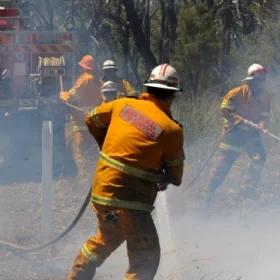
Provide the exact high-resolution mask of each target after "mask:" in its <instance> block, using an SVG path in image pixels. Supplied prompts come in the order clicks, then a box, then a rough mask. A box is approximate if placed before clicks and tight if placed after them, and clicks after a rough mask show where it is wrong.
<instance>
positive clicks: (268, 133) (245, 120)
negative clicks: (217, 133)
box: [184, 119, 280, 191]
mask: <svg viewBox="0 0 280 280" xmlns="http://www.w3.org/2000/svg"><path fill="white" fill-rule="evenodd" d="M242 122H243V123H244V124H246V125H248V126H249V127H251V128H254V129H257V130H258V131H260V132H262V133H263V134H264V135H268V136H270V137H271V138H273V139H274V140H276V141H278V142H279V143H280V137H278V136H276V135H275V134H273V133H271V132H270V131H268V130H265V129H263V128H262V127H261V126H259V125H258V124H256V123H254V122H252V121H249V120H247V119H243V120H242ZM236 126H237V125H234V126H233V127H232V128H231V129H230V130H227V131H226V132H225V133H223V134H222V136H221V137H220V139H219V141H218V142H217V144H216V145H215V146H214V148H213V151H212V153H211V154H210V155H209V156H208V157H207V159H206V160H205V161H204V164H203V165H202V166H201V168H200V169H199V171H198V173H197V175H196V176H195V177H193V179H192V180H191V181H190V183H188V185H187V186H186V187H185V188H184V190H185V191H187V190H189V189H190V187H191V186H193V185H194V184H195V183H196V182H197V180H198V179H199V178H200V176H201V174H202V172H203V171H204V169H205V168H206V166H207V165H208V163H209V162H210V160H212V158H213V157H214V155H215V154H216V152H217V150H218V148H219V146H220V144H221V142H222V141H223V139H224V137H225V135H226V134H227V133H229V132H230V131H231V130H232V129H233V128H234V127H236Z"/></svg>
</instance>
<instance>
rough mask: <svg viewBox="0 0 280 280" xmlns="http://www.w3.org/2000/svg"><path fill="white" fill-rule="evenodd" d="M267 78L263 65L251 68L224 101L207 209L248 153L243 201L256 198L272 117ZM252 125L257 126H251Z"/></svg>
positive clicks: (254, 65) (255, 65) (242, 194)
mask: <svg viewBox="0 0 280 280" xmlns="http://www.w3.org/2000/svg"><path fill="white" fill-rule="evenodd" d="M266 74H267V70H266V68H264V67H263V66H262V65H259V64H253V65H251V66H250V67H249V68H248V76H247V77H246V78H245V79H244V80H243V81H244V83H243V84H242V85H241V86H239V87H237V88H234V89H232V90H230V91H229V92H228V93H227V94H226V96H225V97H224V98H223V101H222V104H221V112H222V115H223V117H224V119H225V125H224V137H223V140H222V142H221V143H220V146H219V151H218V153H219V158H218V161H217V164H216V167H215V169H214V171H213V173H212V175H211V178H210V181H209V185H208V190H207V193H208V195H207V204H208V206H209V203H210V201H211V199H212V197H213V194H214V192H215V191H216V189H217V188H218V187H219V186H220V185H221V183H222V182H223V180H224V179H225V177H226V175H227V174H228V172H229V171H230V169H231V167H232V165H233V164H234V162H235V161H236V159H237V158H238V157H239V155H240V154H241V153H246V154H247V155H248V156H249V158H250V159H251V163H250V167H249V172H248V176H247V179H246V181H245V185H243V186H241V197H242V198H244V199H246V198H256V188H257V187H258V185H259V183H260V179H261V171H262V169H263V166H264V163H265V160H266V151H265V148H264V145H263V142H262V139H261V133H263V132H265V127H266V124H267V122H268V121H269V115H270V95H269V94H268V93H267V91H266V90H265V81H266ZM249 121H251V122H254V123H256V124H258V126H255V127H252V126H250V122H249Z"/></svg>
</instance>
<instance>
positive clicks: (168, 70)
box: [144, 63, 180, 91]
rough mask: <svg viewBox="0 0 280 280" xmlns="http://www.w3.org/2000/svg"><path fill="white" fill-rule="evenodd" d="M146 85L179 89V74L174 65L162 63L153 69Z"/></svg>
mask: <svg viewBox="0 0 280 280" xmlns="http://www.w3.org/2000/svg"><path fill="white" fill-rule="evenodd" d="M144 86H146V87H155V88H161V89H167V90H174V91H179V90H180V89H179V76H178V74H177V71H176V70H175V69H174V68H173V67H172V66H170V65H169V64H167V63H165V64H161V65H158V66H157V67H156V68H154V69H153V71H152V72H151V75H150V77H149V80H148V81H147V82H146V83H145V84H144Z"/></svg>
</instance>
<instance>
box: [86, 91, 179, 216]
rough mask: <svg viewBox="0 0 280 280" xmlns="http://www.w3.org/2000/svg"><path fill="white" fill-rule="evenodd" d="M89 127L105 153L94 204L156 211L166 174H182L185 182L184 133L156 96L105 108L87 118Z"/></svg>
mask: <svg viewBox="0 0 280 280" xmlns="http://www.w3.org/2000/svg"><path fill="white" fill-rule="evenodd" d="M86 124H87V126H88V128H89V130H90V132H91V133H92V134H93V136H94V137H95V139H96V141H97V142H98V144H99V147H100V148H101V153H100V160H99V162H98V164H97V169H96V173H95V174H96V175H95V180H94V182H93V192H92V196H93V198H94V202H96V203H100V204H102V205H105V204H104V203H106V205H111V206H115V207H118V206H117V205H123V206H119V207H123V208H129V209H132V208H133V209H138V210H144V208H145V209H149V210H151V209H152V208H153V206H152V205H153V202H154V200H155V198H156V194H157V182H158V181H159V178H160V177H159V174H160V173H161V170H162V168H163V167H165V166H172V168H173V169H175V170H177V168H178V175H175V176H180V178H181V176H182V174H181V169H182V165H183V161H184V151H183V130H182V128H181V126H180V125H179V124H177V123H176V122H175V121H173V120H172V118H171V116H170V110H169V108H168V107H167V106H166V105H165V104H164V103H163V102H160V101H159V100H157V99H156V98H154V97H153V96H151V95H149V94H143V95H142V96H141V97H140V99H133V98H120V99H117V100H115V101H112V102H109V103H104V104H102V105H100V106H99V107H97V108H95V109H94V110H92V111H91V112H89V113H88V114H87V118H86ZM97 198H98V199H97ZM135 202H137V203H135ZM139 203H140V204H139ZM116 204H117V205H116ZM131 205H134V206H131ZM143 205H145V207H144V208H143ZM147 205H148V206H149V207H148V208H147ZM144 211H145V210H144Z"/></svg>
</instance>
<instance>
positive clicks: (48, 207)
mask: <svg viewBox="0 0 280 280" xmlns="http://www.w3.org/2000/svg"><path fill="white" fill-rule="evenodd" d="M52 152H53V128H52V122H51V121H43V127H42V217H41V227H42V236H43V237H44V238H46V239H48V238H50V237H51V233H52V202H53V192H52Z"/></svg>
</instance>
